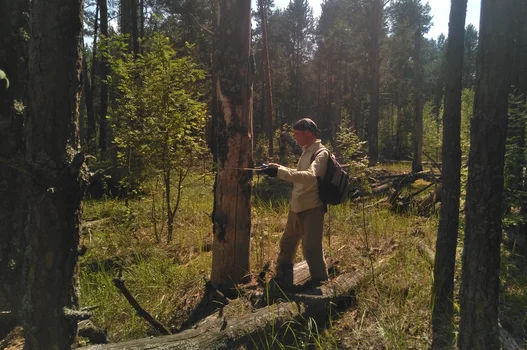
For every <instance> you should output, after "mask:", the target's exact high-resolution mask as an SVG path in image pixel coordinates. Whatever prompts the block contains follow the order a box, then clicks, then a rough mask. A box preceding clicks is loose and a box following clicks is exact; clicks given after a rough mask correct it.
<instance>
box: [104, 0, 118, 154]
mask: <svg viewBox="0 0 527 350" xmlns="http://www.w3.org/2000/svg"><path fill="white" fill-rule="evenodd" d="M98 1H99V9H100V12H101V38H107V37H108V4H107V2H106V0H98ZM123 2H124V1H123ZM108 74H110V67H109V65H108V62H106V59H104V58H103V59H102V60H101V62H100V77H101V101H100V110H99V151H100V152H101V155H105V154H106V151H107V150H108V120H107V119H106V115H107V114H108V84H107V83H106V76H107V75H108Z"/></svg>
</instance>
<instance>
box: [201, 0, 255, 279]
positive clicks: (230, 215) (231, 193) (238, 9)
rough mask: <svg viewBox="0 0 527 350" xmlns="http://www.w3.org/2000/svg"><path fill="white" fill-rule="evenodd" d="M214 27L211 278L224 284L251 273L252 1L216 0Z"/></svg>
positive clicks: (243, 277)
mask: <svg viewBox="0 0 527 350" xmlns="http://www.w3.org/2000/svg"><path fill="white" fill-rule="evenodd" d="M217 11H218V13H217V24H216V29H215V57H214V66H213V69H214V74H215V95H216V105H215V106H214V109H213V113H214V114H216V122H217V125H216V136H217V157H218V158H217V159H218V172H217V175H216V182H215V184H214V211H213V214H212V220H213V224H214V248H213V256H212V273H211V282H212V284H213V285H214V286H216V287H218V288H221V289H227V288H230V287H232V286H233V284H234V283H238V282H240V281H242V280H244V279H245V278H246V276H247V274H248V273H249V271H250V269H249V245H250V231H251V181H252V172H250V171H243V170H239V169H236V168H244V167H252V166H253V158H252V150H253V132H252V95H253V90H252V89H253V74H254V72H253V69H254V68H253V65H252V59H251V3H250V1H236V0H219V1H218V8H217Z"/></svg>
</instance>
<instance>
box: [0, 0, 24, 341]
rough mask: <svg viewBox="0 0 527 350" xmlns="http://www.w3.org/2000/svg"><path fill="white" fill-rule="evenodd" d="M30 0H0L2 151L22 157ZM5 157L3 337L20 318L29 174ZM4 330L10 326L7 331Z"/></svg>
mask: <svg viewBox="0 0 527 350" xmlns="http://www.w3.org/2000/svg"><path fill="white" fill-rule="evenodd" d="M24 13H29V0H24V1H22V0H21V1H0V33H2V34H1V35H0V69H1V70H2V71H4V73H6V75H7V78H8V79H9V81H10V86H9V88H6V85H7V84H6V81H5V80H0V155H1V156H3V157H6V158H10V159H16V158H21V157H22V156H23V152H24V142H23V135H22V131H23V122H24V118H25V109H24V108H25V107H26V104H27V76H28V75H27V58H28V57H27V40H26V39H25V38H24V34H25V33H28V31H29V23H28V17H27V16H26V15H25V14H24ZM21 175H22V174H21V173H20V172H19V171H18V170H16V169H13V168H12V167H10V166H8V165H7V164H5V163H2V161H0V311H10V314H9V315H8V314H0V339H2V338H3V336H5V335H6V334H5V333H6V332H9V331H10V328H11V327H12V326H14V325H15V324H16V323H19V315H18V313H19V309H20V304H21V298H20V290H21V275H22V260H23V249H24V247H25V244H24V242H23V234H22V232H23V225H22V224H21V223H22V222H23V217H24V215H23V210H22V207H20V206H19V205H20V201H19V193H20V188H21V187H22V186H23V180H24V176H21ZM4 331H5V332H4Z"/></svg>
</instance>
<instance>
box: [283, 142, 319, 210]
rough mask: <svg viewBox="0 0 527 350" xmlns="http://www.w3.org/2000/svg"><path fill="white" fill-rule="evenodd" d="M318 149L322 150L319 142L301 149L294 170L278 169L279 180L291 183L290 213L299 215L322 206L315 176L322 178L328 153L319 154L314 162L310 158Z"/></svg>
mask: <svg viewBox="0 0 527 350" xmlns="http://www.w3.org/2000/svg"><path fill="white" fill-rule="evenodd" d="M319 148H324V146H323V145H322V143H321V140H316V141H315V143H314V144H312V145H311V146H310V147H309V148H307V149H306V148H305V147H303V150H304V152H303V153H302V155H301V156H300V159H299V160H298V165H297V167H296V170H295V169H291V168H287V167H284V166H280V167H279V168H278V175H277V177H278V178H279V179H282V180H285V181H288V182H292V183H293V193H292V195H291V211H292V212H295V213H300V212H302V211H304V210H308V209H312V208H316V207H318V206H321V205H323V203H322V201H321V200H320V198H319V196H318V183H317V176H319V177H323V176H324V173H325V172H326V167H327V164H328V158H329V152H327V151H322V152H320V153H319V154H318V155H317V157H316V158H315V160H314V161H313V162H311V157H312V156H313V153H315V152H316V151H317V150H318V149H319Z"/></svg>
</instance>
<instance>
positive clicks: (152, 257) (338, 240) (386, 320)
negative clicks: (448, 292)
mask: <svg viewBox="0 0 527 350" xmlns="http://www.w3.org/2000/svg"><path fill="white" fill-rule="evenodd" d="M405 166H406V165H405ZM394 169H397V168H396V167H395V166H394V167H393V169H392V171H393V170H394ZM399 170H401V169H400V168H399ZM148 185H149V186H146V187H145V189H146V191H145V195H144V196H143V197H138V198H134V199H131V200H129V201H128V203H125V202H124V201H122V200H117V199H106V200H101V201H94V200H89V201H86V202H85V204H84V219H85V221H93V220H101V219H104V220H102V221H99V222H98V223H97V224H96V225H93V226H91V227H90V229H88V230H84V234H83V236H82V242H81V243H82V244H85V245H86V246H87V247H88V252H87V254H86V255H85V256H83V257H82V258H81V261H80V266H81V269H80V282H81V304H82V306H98V307H99V308H98V309H96V310H95V311H94V318H93V321H94V322H95V323H96V324H97V325H99V326H100V327H102V328H106V329H107V330H108V334H109V336H110V338H111V340H112V341H114V342H115V341H123V340H129V339H134V338H139V337H145V336H149V335H156V332H155V331H153V330H152V328H151V327H150V326H149V325H148V324H147V323H146V322H145V321H144V320H143V319H142V318H140V317H138V316H137V315H136V313H135V311H134V310H133V309H132V307H131V306H130V305H129V304H128V302H127V301H126V300H125V299H124V297H123V296H122V295H121V294H120V292H119V291H118V290H117V288H116V287H115V286H114V285H113V282H112V280H113V278H115V277H116V276H118V275H119V274H120V273H121V274H122V277H123V279H124V280H125V281H126V286H127V287H128V288H129V290H130V291H131V293H132V295H134V297H136V298H137V300H138V301H139V303H140V304H141V305H142V306H143V308H144V309H146V310H147V311H148V312H150V313H151V314H152V315H153V316H154V317H155V318H156V319H158V320H160V321H161V322H163V323H164V324H166V325H168V326H169V327H172V328H174V329H177V328H178V327H179V326H180V325H181V323H182V322H184V321H185V320H186V318H187V317H188V315H189V313H190V312H191V310H192V308H193V307H194V306H195V305H197V304H198V302H199V301H200V300H201V297H202V296H203V291H204V285H205V280H207V279H208V278H209V273H210V268H211V260H212V253H211V252H201V250H200V246H201V244H202V242H203V238H205V237H209V236H210V235H211V234H212V233H211V230H212V223H211V220H210V213H211V212H212V201H213V193H212V188H213V178H212V176H209V177H205V178H202V177H199V176H193V177H191V178H189V179H188V181H187V182H186V184H185V186H186V187H185V190H184V192H183V198H182V202H181V209H180V211H179V212H178V214H177V218H176V228H175V232H174V239H173V241H172V242H170V243H167V242H166V240H165V237H166V232H164V233H162V234H161V238H162V239H161V242H160V243H158V242H157V241H156V237H155V234H154V229H153V224H152V218H153V217H155V218H156V220H157V222H158V224H159V223H161V222H162V216H161V214H160V213H159V209H160V208H161V198H162V197H161V193H160V192H159V188H157V189H156V186H155V183H154V182H152V183H149V184H148ZM422 186H425V184H424V183H416V184H415V185H414V188H412V189H411V191H415V190H417V189H418V188H422ZM290 190H291V188H290V186H288V185H287V184H284V183H283V182H280V181H276V179H268V178H262V177H259V178H258V177H256V178H255V186H254V195H253V206H252V232H251V237H252V239H251V267H252V270H253V273H258V272H259V271H260V269H261V268H262V266H263V265H264V264H265V263H267V262H271V263H273V262H274V260H275V259H276V256H277V254H278V241H279V240H280V237H281V235H282V231H283V229H284V227H285V224H286V218H287V211H288V209H289V208H288V202H289V196H290ZM378 200H379V198H372V199H359V200H356V201H354V202H352V203H346V204H344V205H340V206H336V207H330V211H329V213H328V214H327V215H326V220H325V238H324V250H325V252H326V253H327V255H328V256H329V257H331V258H332V259H334V260H338V261H339V266H340V269H341V272H342V273H354V272H356V271H363V270H365V269H366V270H369V269H370V265H371V263H372V262H373V261H377V260H378V259H381V258H383V257H387V256H389V255H391V254H395V258H394V259H393V260H391V263H390V266H389V268H388V270H387V271H386V272H384V273H383V274H381V275H380V276H378V277H377V278H376V279H375V282H373V281H372V282H370V283H367V284H366V285H364V286H362V287H361V288H360V290H359V291H357V305H356V306H355V307H352V308H349V309H347V310H339V311H332V312H338V313H339V314H338V315H335V316H336V317H335V318H334V319H333V320H331V321H329V322H328V323H327V324H326V325H319V324H316V323H315V322H314V321H313V320H304V321H303V322H302V324H299V323H298V322H291V323H290V324H289V325H288V327H287V332H286V334H283V333H280V334H279V333H278V332H277V331H276V330H273V329H271V330H270V331H267V332H266V333H264V334H259V335H257V336H255V337H254V339H253V343H254V344H253V346H255V347H257V348H259V349H337V348H343V347H344V348H351V349H355V348H361V349H362V348H375V349H377V348H385V349H412V348H413V349H424V348H428V347H429V346H430V344H431V326H430V314H431V283H432V270H431V268H430V266H429V265H428V263H427V262H426V261H425V260H424V259H423V257H422V256H421V255H420V253H418V251H417V242H418V241H421V240H424V241H425V242H426V244H428V246H429V247H430V248H432V249H433V248H434V246H435V236H436V233H437V223H438V218H437V215H432V216H431V217H428V218H424V217H419V216H417V215H416V213H415V210H410V211H409V212H407V213H404V214H395V213H393V212H392V211H391V210H390V208H389V204H387V203H386V202H384V203H379V202H378ZM152 204H155V208H156V211H155V212H154V215H155V216H153V215H152ZM165 229H166V228H165ZM460 236H461V237H462V234H461V235H460ZM460 243H461V238H460ZM394 252H395V253H394ZM460 252H461V244H460V247H459V254H458V255H459V256H458V258H459V260H458V261H460ZM296 260H297V261H301V260H302V256H301V250H300V249H299V253H298V255H297V258H296ZM526 265H527V264H526V262H525V260H522V258H521V255H519V254H518V253H517V252H514V251H511V249H504V250H503V254H502V281H503V285H502V300H501V303H502V309H503V310H502V314H503V315H502V316H501V322H502V324H504V327H505V328H507V329H509V330H511V333H512V334H513V335H514V336H517V337H519V338H521V337H525V333H526V332H525V328H526V324H527V316H526V315H527V306H525V305H527V297H526V295H527V293H526V292H527V287H526V286H527V277H525V274H524V273H523V271H524V270H525V266H526ZM457 269H458V271H457V275H458V277H457V279H456V285H457V286H458V282H459V274H460V264H457ZM231 304H233V305H236V308H235V309H234V313H235V314H234V315H232V314H231V315H228V317H236V314H242V313H246V312H250V309H251V305H250V303H249V302H248V301H246V300H245V299H243V298H240V299H238V300H236V301H233V302H232V303H231ZM456 317H457V316H456ZM456 319H457V318H456Z"/></svg>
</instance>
